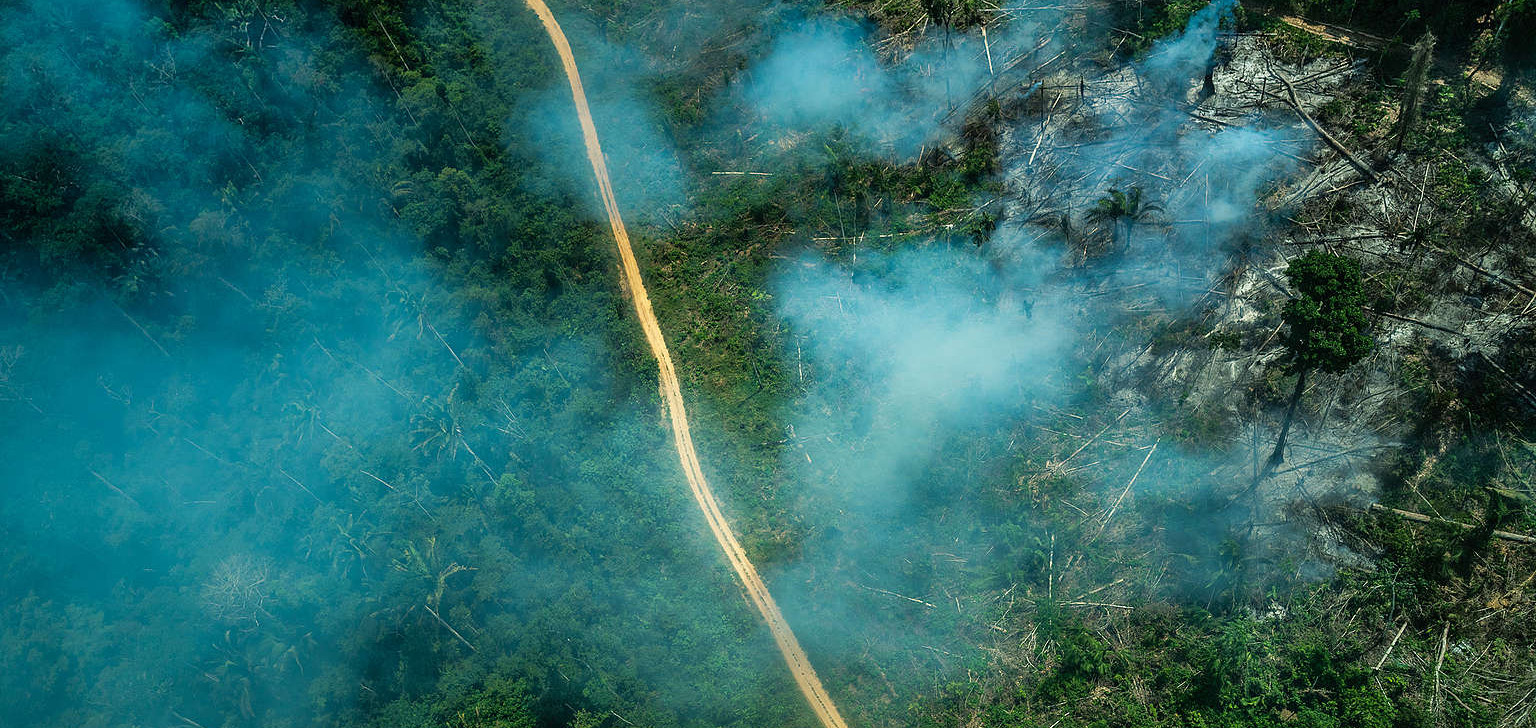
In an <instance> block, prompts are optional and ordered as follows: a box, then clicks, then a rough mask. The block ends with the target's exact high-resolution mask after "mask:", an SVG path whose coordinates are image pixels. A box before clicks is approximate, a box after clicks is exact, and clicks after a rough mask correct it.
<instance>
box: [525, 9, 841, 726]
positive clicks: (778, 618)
mask: <svg viewBox="0 0 1536 728" xmlns="http://www.w3.org/2000/svg"><path fill="white" fill-rule="evenodd" d="M526 2H527V3H528V7H529V8H531V9H532V10H533V12H534V13H536V14H538V16H539V20H540V21H542V22H543V23H544V30H545V31H546V32H548V33H549V39H550V40H551V41H552V42H554V44H555V51H556V52H557V53H559V54H560V63H561V65H562V66H564V67H565V77H566V79H567V80H568V81H570V83H571V96H572V98H574V99H575V101H576V114H577V116H578V117H580V120H581V136H582V139H583V141H584V142H585V143H586V147H587V160H588V161H590V162H591V163H592V172H593V174H594V175H596V177H597V188H598V192H599V194H600V195H601V196H602V199H603V209H604V210H605V211H607V213H608V225H609V226H610V227H612V228H613V238H614V242H616V243H618V246H619V257H620V258H621V259H622V261H623V268H624V279H625V282H626V283H628V286H629V290H630V293H631V295H632V296H633V298H634V301H635V314H636V315H638V316H639V318H640V326H641V327H642V328H643V329H644V330H645V340H646V342H647V343H649V344H650V346H651V353H652V354H653V355H655V357H656V364H657V366H658V367H659V369H660V373H661V395H662V398H663V399H664V400H666V403H667V412H668V414H669V416H670V418H671V421H672V438H673V442H674V444H675V445H676V446H677V455H678V458H679V459H680V460H682V464H683V474H684V475H685V476H686V477H687V479H688V487H689V488H691V489H692V490H693V497H694V500H696V501H698V504H699V509H700V510H702V511H703V512H704V519H705V520H706V521H707V522H708V523H709V530H710V531H711V532H713V533H714V535H715V541H717V542H718V543H719V544H720V550H722V551H724V552H725V557H726V559H727V560H729V561H730V562H731V568H733V569H735V570H736V576H737V577H739V578H740V579H741V585H742V587H743V588H745V589H746V591H747V596H748V597H749V598H750V599H751V600H752V603H753V605H755V606H756V607H757V611H758V612H761V613H762V615H763V620H764V621H766V622H767V623H768V629H769V631H771V632H772V633H773V639H774V641H775V642H777V643H778V645H779V652H780V653H782V654H783V655H784V662H785V663H786V664H788V665H789V671H790V673H792V674H793V675H794V677H795V683H796V684H798V685H799V686H800V692H801V693H803V694H804V695H805V699H806V701H807V702H809V703H810V704H811V710H813V711H815V712H816V717H817V718H820V719H821V723H822V725H823V726H825V727H826V728H848V724H847V723H844V722H843V718H842V716H841V715H839V714H838V712H837V706H836V705H833V704H832V699H831V698H830V697H828V695H827V691H826V689H825V688H823V687H822V686H821V679H820V678H818V677H817V676H816V671H815V670H814V669H812V668H811V661H810V660H809V659H808V658H806V656H805V650H803V649H801V648H800V642H799V640H796V639H795V633H794V632H793V631H791V630H790V628H789V623H788V622H785V621H784V615H783V614H782V613H780V612H779V606H778V605H777V604H775V603H774V601H773V597H772V596H771V595H769V593H768V587H767V585H765V584H764V583H763V579H762V577H760V576H758V574H757V568H756V567H754V566H753V565H752V562H751V561H749V560H747V552H746V551H745V550H743V549H742V548H741V544H740V543H739V542H738V541H737V540H736V534H734V533H732V532H731V527H730V524H728V523H726V520H725V516H724V515H723V514H722V513H721V512H720V504H719V503H718V502H717V501H716V500H715V494H714V493H713V492H712V491H710V489H709V483H708V482H707V481H705V480H704V471H703V470H702V469H701V468H700V467H699V454H698V452H696V451H695V450H694V448H693V436H692V435H690V434H689V431H688V414H687V412H686V411H684V409H683V392H682V389H681V388H680V387H679V386H678V381H677V370H676V369H675V368H674V367H673V366H672V354H671V353H670V352H668V351H667V341H666V339H665V338H663V337H662V335H661V326H660V325H659V324H658V323H657V322H656V314H655V312H653V311H652V310H651V300H650V298H649V297H648V296H647V295H646V293H645V281H644V280H642V279H641V277H640V266H639V265H638V264H637V263H636V262H635V251H634V249H633V248H631V247H630V244H629V232H628V231H627V230H625V229H624V220H623V218H621V217H620V216H619V204H618V202H617V201H616V200H615V199H614V196H613V184H612V183H611V182H610V181H609V179H608V165H607V163H606V162H605V161H604V158H603V150H602V147H601V146H599V145H598V141H597V126H596V125H595V124H593V122H592V111H591V109H590V108H589V107H588V106H587V95H586V92H584V91H583V90H582V88H581V75H580V74H578V73H577V71H576V59H575V57H574V56H572V55H571V44H570V43H569V42H567V41H566V39H565V31H562V30H561V29H560V24H559V23H557V22H555V16H554V15H553V14H551V13H550V12H549V7H548V6H546V5H545V4H544V2H543V0H526Z"/></svg>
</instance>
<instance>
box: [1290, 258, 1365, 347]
mask: <svg viewBox="0 0 1536 728" xmlns="http://www.w3.org/2000/svg"><path fill="white" fill-rule="evenodd" d="M1285 277H1286V279H1287V280H1289V281H1290V283H1291V288H1293V289H1295V292H1296V298H1294V299H1292V300H1291V301H1290V302H1289V303H1287V304H1286V305H1285V312H1284V317H1285V323H1286V324H1287V325H1288V326H1289V327H1290V333H1289V334H1288V335H1287V336H1286V340H1285V342H1286V347H1287V348H1288V349H1290V353H1291V362H1290V366H1291V369H1292V370H1293V371H1302V370H1314V369H1315V370H1318V371H1324V372H1328V373H1330V374H1337V373H1339V372H1342V371H1344V370H1346V369H1348V368H1349V367H1350V366H1352V365H1354V364H1355V363H1356V362H1358V361H1360V360H1361V359H1364V358H1365V357H1366V355H1368V354H1370V353H1371V352H1372V351H1374V350H1375V348H1376V342H1375V341H1374V340H1373V339H1371V336H1370V321H1369V320H1367V318H1366V315H1365V289H1364V286H1363V285H1362V283H1361V280H1360V263H1359V261H1356V260H1353V259H1351V258H1346V257H1344V256H1342V255H1337V254H1335V253H1329V252H1325V251H1322V250H1314V251H1312V252H1310V253H1307V254H1306V255H1303V256H1301V257H1300V258H1297V259H1296V260H1294V261H1291V265H1290V267H1288V268H1286V270H1285Z"/></svg>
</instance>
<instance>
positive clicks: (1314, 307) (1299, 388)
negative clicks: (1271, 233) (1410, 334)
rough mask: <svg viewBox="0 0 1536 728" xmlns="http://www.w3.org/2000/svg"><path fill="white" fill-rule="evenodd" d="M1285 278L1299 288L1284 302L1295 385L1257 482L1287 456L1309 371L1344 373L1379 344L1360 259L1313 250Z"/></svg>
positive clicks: (1290, 268)
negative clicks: (1372, 328)
mask: <svg viewBox="0 0 1536 728" xmlns="http://www.w3.org/2000/svg"><path fill="white" fill-rule="evenodd" d="M1285 277H1286V279H1287V280H1288V281H1290V284H1291V288H1293V289H1294V290H1295V293H1296V297H1295V298H1293V299H1291V300H1290V302H1289V303H1287V304H1286V305H1285V311H1284V314H1283V316H1284V318H1285V323H1286V325H1287V326H1288V329H1289V330H1288V331H1287V333H1286V336H1285V347H1286V349H1287V351H1288V353H1289V361H1288V362H1287V368H1288V369H1289V370H1290V371H1292V372H1294V373H1295V374H1296V389H1295V391H1293V392H1292V393H1291V402H1290V405H1289V406H1288V407H1287V408H1286V412H1285V422H1284V424H1282V425H1281V427H1280V436H1279V437H1278V438H1277V439H1276V441H1275V449H1274V451H1273V452H1271V453H1270V455H1269V460H1268V462H1266V463H1265V465H1264V470H1263V472H1261V473H1260V474H1259V475H1258V477H1256V478H1255V479H1254V483H1253V485H1254V486H1257V485H1258V484H1259V482H1260V481H1262V480H1264V479H1265V478H1267V477H1269V476H1270V475H1271V474H1272V473H1274V471H1275V468H1276V467H1278V466H1279V465H1280V463H1282V462H1284V461H1285V439H1286V436H1287V435H1289V434H1290V431H1291V422H1292V421H1293V420H1294V419H1295V417H1296V408H1297V405H1299V404H1300V403H1301V395H1302V392H1303V391H1304V390H1305V389H1306V386H1307V374H1308V373H1309V372H1313V371H1320V372H1325V373H1329V374H1338V373H1341V372H1343V371H1345V370H1347V369H1349V368H1350V367H1351V366H1354V365H1355V363H1356V362H1359V361H1360V360H1361V359H1364V358H1365V357H1366V355H1368V354H1370V353H1371V352H1372V351H1374V350H1375V348H1376V342H1375V340H1373V339H1372V338H1371V335H1370V321H1369V319H1367V318H1366V315H1365V287H1364V285H1363V284H1362V283H1361V277H1360V262H1359V261H1357V260H1354V259H1352V258H1346V257H1344V256H1342V255H1338V254H1335V253H1329V252H1325V251H1322V250H1313V251H1311V252H1309V253H1307V254H1306V255H1303V256H1301V257H1300V258H1297V259H1296V260H1293V261H1291V264H1290V266H1289V267H1287V268H1286V269H1285Z"/></svg>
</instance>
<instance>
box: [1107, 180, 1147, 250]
mask: <svg viewBox="0 0 1536 728" xmlns="http://www.w3.org/2000/svg"><path fill="white" fill-rule="evenodd" d="M1162 210H1163V208H1162V206H1161V205H1158V204H1155V203H1151V202H1147V201H1146V199H1145V197H1144V196H1143V194H1142V191H1141V188H1140V187H1132V188H1131V189H1130V191H1128V192H1122V191H1120V190H1119V189H1117V188H1114V187H1111V188H1109V191H1108V192H1107V193H1105V195H1104V196H1103V197H1101V198H1099V201H1098V202H1097V203H1095V205H1094V208H1093V209H1092V210H1089V211H1088V219H1089V220H1091V221H1093V222H1103V223H1109V225H1110V238H1111V241H1112V242H1113V243H1114V248H1115V249H1116V250H1119V249H1120V248H1121V247H1122V246H1124V245H1129V244H1130V240H1131V229H1132V228H1133V227H1135V225H1136V223H1138V222H1141V221H1142V220H1145V219H1146V217H1147V215H1149V214H1151V213H1154V212H1162Z"/></svg>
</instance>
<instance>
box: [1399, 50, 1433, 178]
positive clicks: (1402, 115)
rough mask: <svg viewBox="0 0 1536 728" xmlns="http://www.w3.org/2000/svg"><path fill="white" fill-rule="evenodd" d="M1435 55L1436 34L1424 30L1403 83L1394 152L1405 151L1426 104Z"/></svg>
mask: <svg viewBox="0 0 1536 728" xmlns="http://www.w3.org/2000/svg"><path fill="white" fill-rule="evenodd" d="M1434 56H1435V34H1434V33H1431V32H1429V31H1427V30H1426V31H1424V35H1423V36H1422V37H1420V38H1419V42H1417V43H1414V44H1413V59H1412V60H1410V61H1409V62H1408V73H1407V75H1406V76H1405V78H1404V84H1403V106H1402V109H1401V110H1400V112H1399V113H1398V116H1397V144H1396V146H1395V148H1394V149H1393V153H1397V152H1401V151H1403V141H1404V140H1406V139H1407V138H1408V132H1409V130H1411V129H1412V128H1413V125H1414V124H1415V123H1417V122H1418V120H1419V110H1420V109H1422V108H1423V106H1424V91H1425V81H1427V80H1428V79H1429V63H1430V61H1431V60H1433V59H1434Z"/></svg>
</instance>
